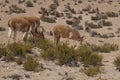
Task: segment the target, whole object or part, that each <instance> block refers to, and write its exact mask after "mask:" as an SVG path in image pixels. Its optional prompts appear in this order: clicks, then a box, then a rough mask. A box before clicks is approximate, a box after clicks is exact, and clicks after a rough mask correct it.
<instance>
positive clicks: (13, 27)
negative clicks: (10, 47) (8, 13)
mask: <svg viewBox="0 0 120 80" xmlns="http://www.w3.org/2000/svg"><path fill="white" fill-rule="evenodd" d="M8 27H9V33H8V36H9V39H8V42H9V40H10V38H11V36H12V32H14V37H13V40H14V42H16V35H17V31H19V32H23V33H24V34H23V40H24V41H25V40H26V38H27V36H28V34H29V33H30V32H31V30H32V26H31V25H30V23H29V22H28V21H27V20H26V19H24V18H11V19H9V21H8Z"/></svg>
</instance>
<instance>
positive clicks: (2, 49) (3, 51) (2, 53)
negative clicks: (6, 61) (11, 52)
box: [0, 44, 8, 58]
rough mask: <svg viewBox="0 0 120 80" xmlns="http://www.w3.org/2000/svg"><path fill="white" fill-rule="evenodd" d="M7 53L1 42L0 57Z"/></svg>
mask: <svg viewBox="0 0 120 80" xmlns="http://www.w3.org/2000/svg"><path fill="white" fill-rule="evenodd" d="M7 53H8V51H7V48H6V47H5V46H4V45H3V44H0V58H1V57H2V56H6V54H7Z"/></svg>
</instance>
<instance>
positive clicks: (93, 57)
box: [78, 45, 102, 66]
mask: <svg viewBox="0 0 120 80" xmlns="http://www.w3.org/2000/svg"><path fill="white" fill-rule="evenodd" d="M78 56H79V58H80V61H82V62H83V64H84V65H85V66H88V65H94V66H96V65H100V64H101V63H102V56H101V55H99V54H98V53H95V52H93V51H92V49H91V48H90V47H88V46H86V45H84V46H81V47H79V49H78Z"/></svg>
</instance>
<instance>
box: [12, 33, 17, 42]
mask: <svg viewBox="0 0 120 80" xmlns="http://www.w3.org/2000/svg"><path fill="white" fill-rule="evenodd" d="M16 37H17V31H14V37H13V40H14V42H16Z"/></svg>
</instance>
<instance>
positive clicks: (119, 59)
mask: <svg viewBox="0 0 120 80" xmlns="http://www.w3.org/2000/svg"><path fill="white" fill-rule="evenodd" d="M113 63H114V65H115V66H116V68H117V69H118V70H119V71H120V56H117V57H116V58H115V59H114V62H113Z"/></svg>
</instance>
